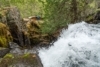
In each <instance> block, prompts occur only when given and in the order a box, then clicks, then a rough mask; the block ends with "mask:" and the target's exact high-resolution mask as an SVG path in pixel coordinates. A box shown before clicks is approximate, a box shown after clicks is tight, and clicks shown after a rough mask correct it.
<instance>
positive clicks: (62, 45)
mask: <svg viewBox="0 0 100 67" xmlns="http://www.w3.org/2000/svg"><path fill="white" fill-rule="evenodd" d="M39 56H40V59H41V62H42V63H43V66H44V67H100V24H87V23H85V22H84V21H83V22H81V23H76V24H71V25H69V26H68V29H65V30H63V31H62V33H61V35H60V37H59V38H58V40H57V41H56V42H54V44H53V46H51V47H49V48H48V49H46V48H43V49H40V50H39Z"/></svg>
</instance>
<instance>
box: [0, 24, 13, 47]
mask: <svg viewBox="0 0 100 67" xmlns="http://www.w3.org/2000/svg"><path fill="white" fill-rule="evenodd" d="M10 41H12V36H11V34H10V32H9V28H8V27H7V26H6V25H5V24H3V23H1V22H0V46H1V47H8V46H9V45H8V44H9V42H10Z"/></svg>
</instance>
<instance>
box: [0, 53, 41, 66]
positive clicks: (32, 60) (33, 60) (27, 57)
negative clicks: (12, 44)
mask: <svg viewBox="0 0 100 67" xmlns="http://www.w3.org/2000/svg"><path fill="white" fill-rule="evenodd" d="M0 67H43V65H42V63H41V61H40V59H39V57H38V55H37V54H31V53H26V54H24V55H19V56H15V55H13V54H7V55H6V56H5V57H4V58H3V59H2V60H1V62H0Z"/></svg>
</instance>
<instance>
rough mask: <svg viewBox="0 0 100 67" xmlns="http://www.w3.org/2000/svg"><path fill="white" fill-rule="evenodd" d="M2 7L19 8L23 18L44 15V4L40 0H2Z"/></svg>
mask: <svg viewBox="0 0 100 67" xmlns="http://www.w3.org/2000/svg"><path fill="white" fill-rule="evenodd" d="M0 4H1V5H0V7H4V6H6V7H9V6H17V7H18V8H19V10H20V12H21V15H22V17H29V16H33V15H42V4H41V3H39V2H38V0H0Z"/></svg>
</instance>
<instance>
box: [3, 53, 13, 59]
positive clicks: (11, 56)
mask: <svg viewBox="0 0 100 67" xmlns="http://www.w3.org/2000/svg"><path fill="white" fill-rule="evenodd" d="M4 58H14V56H13V54H10V53H8V54H6V55H5V56H4Z"/></svg>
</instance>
